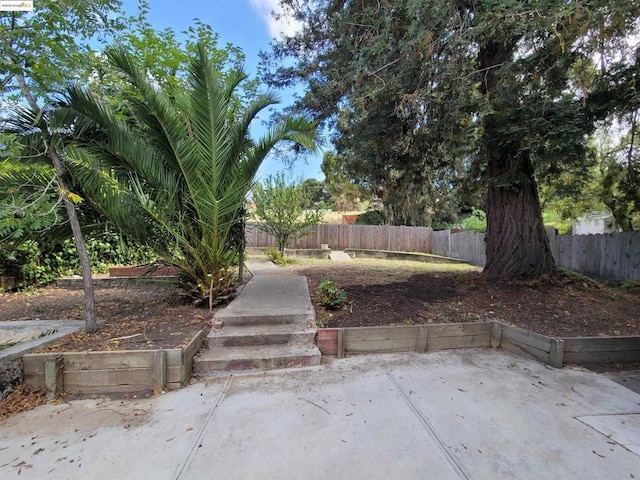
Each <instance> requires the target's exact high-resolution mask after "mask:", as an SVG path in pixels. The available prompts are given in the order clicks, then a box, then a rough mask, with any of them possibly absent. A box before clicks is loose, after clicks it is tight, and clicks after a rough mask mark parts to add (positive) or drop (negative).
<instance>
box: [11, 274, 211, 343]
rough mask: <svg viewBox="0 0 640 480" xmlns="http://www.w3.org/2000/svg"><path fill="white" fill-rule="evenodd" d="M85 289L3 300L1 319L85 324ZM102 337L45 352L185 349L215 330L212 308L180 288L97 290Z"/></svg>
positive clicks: (77, 336)
mask: <svg viewBox="0 0 640 480" xmlns="http://www.w3.org/2000/svg"><path fill="white" fill-rule="evenodd" d="M82 298H83V293H82V290H76V289H63V288H57V287H45V288H38V289H34V290H31V291H27V292H16V293H8V294H7V293H5V294H2V295H0V319H2V320H3V321H8V320H33V319H36V318H39V319H42V320H61V319H64V320H82V319H83V318H84V317H83V311H82ZM95 301H96V318H97V319H98V322H99V323H100V325H99V328H98V331H97V332H96V333H91V334H89V333H84V332H78V333H74V334H72V335H68V336H66V337H64V338H63V339H61V340H59V341H57V342H56V343H54V344H52V345H50V346H47V347H45V348H43V349H42V350H40V351H41V352H57V351H95V350H146V349H156V348H180V347H182V346H184V345H186V344H187V343H188V342H189V340H191V338H193V335H194V334H195V333H196V332H197V331H198V330H205V331H206V332H208V331H209V329H210V328H211V322H210V319H211V316H212V314H210V313H209V310H208V309H206V308H205V309H202V308H195V307H194V306H193V305H190V304H189V303H188V302H186V300H185V299H184V298H183V297H181V292H180V291H179V289H178V287H176V286H175V285H166V284H160V285H157V284H152V285H150V284H139V285H134V286H129V287H118V288H100V287H98V288H96V291H95Z"/></svg>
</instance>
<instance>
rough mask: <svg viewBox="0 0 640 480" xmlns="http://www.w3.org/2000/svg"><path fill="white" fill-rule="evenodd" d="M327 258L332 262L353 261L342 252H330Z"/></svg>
mask: <svg viewBox="0 0 640 480" xmlns="http://www.w3.org/2000/svg"><path fill="white" fill-rule="evenodd" d="M329 258H330V259H331V260H333V261H334V262H352V261H353V259H352V258H351V257H350V256H349V255H348V254H347V253H345V252H343V251H342V250H332V251H331V253H330V254H329Z"/></svg>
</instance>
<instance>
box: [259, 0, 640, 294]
mask: <svg viewBox="0 0 640 480" xmlns="http://www.w3.org/2000/svg"><path fill="white" fill-rule="evenodd" d="M281 3H282V4H284V5H285V6H286V7H287V8H288V9H289V10H290V11H292V12H294V14H295V15H296V16H297V18H298V19H299V20H301V21H304V28H303V29H302V30H301V32H300V33H299V34H297V35H296V36H294V37H292V38H287V39H285V40H283V41H281V42H278V43H276V44H275V45H274V50H273V52H272V55H271V57H270V58H268V59H266V62H265V66H266V67H268V66H269V63H268V62H269V60H274V59H277V60H279V59H281V58H282V57H285V56H293V57H294V58H295V59H296V61H297V62H296V63H295V64H294V65H293V66H292V67H279V68H277V67H275V66H274V68H272V70H271V72H270V75H268V76H267V78H268V79H269V80H270V81H271V82H272V83H273V84H274V85H287V84H289V83H291V82H293V81H300V80H301V81H303V82H305V83H306V84H307V85H308V89H307V94H306V96H305V97H303V98H302V99H301V101H300V103H299V107H300V108H302V109H304V110H305V111H306V112H307V113H308V114H309V115H311V116H313V117H314V118H319V119H323V120H326V119H329V120H331V119H334V125H335V126H336V127H337V128H336V132H337V134H336V138H335V140H334V143H335V145H336V148H337V150H338V153H340V154H346V155H347V157H346V158H347V162H351V161H352V160H350V159H349V157H350V158H351V159H353V158H357V155H356V154H354V153H353V152H358V153H360V152H366V153H367V155H366V156H365V157H363V158H361V159H360V160H359V161H360V162H362V165H363V166H367V165H368V166H369V169H370V172H380V175H381V176H384V177H385V178H387V184H388V187H387V188H388V190H389V191H390V192H393V193H394V194H395V193H396V192H398V193H399V194H400V195H401V197H400V198H402V196H404V200H402V201H400V202H396V205H397V206H398V207H399V208H400V211H402V210H403V208H406V209H407V210H409V209H411V208H417V209H418V210H419V211H424V210H426V207H427V206H428V205H436V200H437V198H438V197H437V195H436V196H434V192H438V190H440V189H444V191H445V192H446V191H447V189H449V188H452V187H453V188H459V187H463V186H464V182H461V181H460V180H459V178H460V175H461V174H466V175H467V178H469V179H471V180H472V181H475V183H476V184H479V183H480V182H478V180H479V179H482V180H483V181H484V183H485V185H486V188H487V190H486V212H487V219H488V228H487V233H486V242H487V264H486V266H485V272H486V274H487V277H488V279H489V280H491V281H507V280H511V279H518V278H533V277H539V276H542V275H555V274H556V273H557V270H556V267H555V263H554V261H553V257H552V255H551V252H550V249H549V245H548V240H547V238H546V234H545V231H544V228H543V224H542V216H541V213H540V203H539V199H538V192H537V180H538V179H539V178H544V177H545V176H549V175H557V174H558V173H559V172H561V171H565V170H567V169H569V170H576V171H577V170H580V169H582V170H585V168H584V165H585V148H584V143H585V136H586V135H587V134H589V133H590V132H591V131H592V130H593V128H594V122H595V121H596V120H597V119H602V118H605V117H606V116H607V115H610V114H611V112H612V111H613V108H614V104H615V102H614V101H613V100H612V99H611V98H610V97H611V95H609V96H607V95H606V93H607V92H609V94H611V93H612V92H613V91H614V90H616V89H619V90H624V88H625V87H624V85H625V84H624V83H623V82H622V81H621V78H622V76H621V75H615V76H613V77H612V74H613V72H614V69H613V66H612V67H606V68H605V69H604V71H603V72H601V76H602V77H607V78H608V80H609V82H608V84H607V82H606V81H600V82H594V83H592V84H588V85H581V84H579V82H577V81H576V78H579V74H578V73H579V71H580V69H581V68H586V66H587V65H588V64H589V59H590V58H591V57H592V56H593V55H595V54H596V53H598V54H599V55H602V56H604V57H607V56H611V52H613V51H614V50H615V49H616V48H617V47H619V45H620V43H621V41H622V40H623V39H625V38H626V37H627V36H629V35H631V34H633V33H634V32H636V30H637V27H638V26H637V22H636V20H637V18H638V9H639V2H637V1H632V2H624V3H620V2H617V3H611V2H605V1H604V0H584V1H579V2H565V1H564V0H540V1H535V2H529V1H520V0H509V1H506V0H482V1H464V0H451V1H446V2H438V1H435V0H432V1H428V2H422V1H414V0H401V1H393V2H392V1H390V0H387V1H385V0H381V1H379V2H374V3H372V2H365V1H354V2H346V1H342V0H317V1H302V2H300V1H293V0H282V2H281ZM632 62H633V60H632ZM614 77H615V78H614ZM627 85H630V84H629V83H628V84H627ZM628 88H629V87H627V89H628ZM598 92H599V93H598ZM596 93H598V95H599V97H600V100H599V101H598V102H597V106H594V105H593V104H594V102H593V100H594V98H595V97H597V96H598V95H596ZM619 93H620V92H618V94H616V95H617V96H619ZM614 96H615V95H614ZM369 152H371V154H369ZM364 168H366V167H364ZM364 168H363V169H362V170H364ZM425 198H429V199H430V200H431V201H430V202H428V201H425V200H424V199H425ZM441 198H445V199H446V197H441Z"/></svg>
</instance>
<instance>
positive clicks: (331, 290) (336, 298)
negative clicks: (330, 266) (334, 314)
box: [318, 277, 347, 309]
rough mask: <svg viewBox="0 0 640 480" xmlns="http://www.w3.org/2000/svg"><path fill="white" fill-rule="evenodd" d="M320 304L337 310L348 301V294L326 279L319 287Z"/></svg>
mask: <svg viewBox="0 0 640 480" xmlns="http://www.w3.org/2000/svg"><path fill="white" fill-rule="evenodd" d="M318 296H319V300H320V303H322V304H323V305H324V306H325V307H326V308H328V309H337V308H340V307H341V306H342V304H344V302H345V301H346V300H347V292H345V291H344V290H343V289H340V288H338V287H337V286H336V284H335V283H333V282H332V281H331V280H329V278H327V277H324V278H323V279H322V281H321V282H320V285H318Z"/></svg>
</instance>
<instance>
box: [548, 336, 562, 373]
mask: <svg viewBox="0 0 640 480" xmlns="http://www.w3.org/2000/svg"><path fill="white" fill-rule="evenodd" d="M549 361H550V363H551V366H552V367H555V368H562V365H563V364H564V340H562V339H558V338H552V339H551V349H550V350H549Z"/></svg>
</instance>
